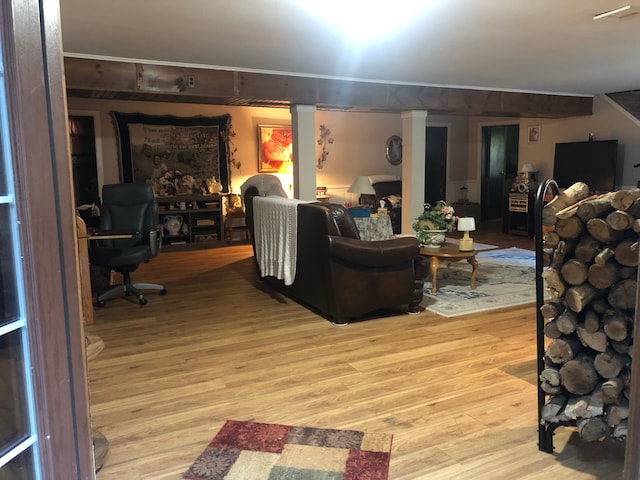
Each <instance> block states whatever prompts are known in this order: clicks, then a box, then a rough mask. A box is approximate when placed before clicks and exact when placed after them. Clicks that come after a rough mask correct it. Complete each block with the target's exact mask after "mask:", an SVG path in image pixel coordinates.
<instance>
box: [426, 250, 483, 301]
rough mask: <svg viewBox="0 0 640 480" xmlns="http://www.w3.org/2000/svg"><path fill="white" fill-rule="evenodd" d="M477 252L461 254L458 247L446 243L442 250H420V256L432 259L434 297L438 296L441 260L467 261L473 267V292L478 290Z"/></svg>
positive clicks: (432, 289)
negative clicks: (437, 283)
mask: <svg viewBox="0 0 640 480" xmlns="http://www.w3.org/2000/svg"><path fill="white" fill-rule="evenodd" d="M477 253H478V251H477V250H471V251H470V252H461V251H460V250H458V245H457V244H454V243H448V242H445V243H444V244H442V246H441V247H440V248H427V247H422V248H420V255H424V256H425V257H427V258H429V259H430V266H431V293H432V294H433V295H437V294H438V287H437V286H436V282H437V278H438V268H440V260H449V261H452V262H459V261H460V260H466V261H467V262H468V263H469V265H471V267H472V270H471V281H470V286H471V290H475V288H476V274H477V273H478V261H477V260H476V254H477Z"/></svg>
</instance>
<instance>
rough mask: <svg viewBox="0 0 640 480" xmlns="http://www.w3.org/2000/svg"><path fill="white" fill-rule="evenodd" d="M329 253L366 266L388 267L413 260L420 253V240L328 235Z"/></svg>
mask: <svg viewBox="0 0 640 480" xmlns="http://www.w3.org/2000/svg"><path fill="white" fill-rule="evenodd" d="M326 237H327V239H328V240H327V241H328V245H329V255H331V256H332V257H335V258H338V259H341V260H344V261H347V262H349V263H353V264H357V265H362V266H365V267H388V266H391V265H396V264H398V263H402V262H406V261H408V260H413V259H414V258H415V257H416V256H418V255H419V254H420V246H419V245H418V240H416V239H415V238H413V237H402V238H392V239H390V240H379V241H373V242H369V241H365V240H358V239H355V238H345V237H337V236H333V235H326Z"/></svg>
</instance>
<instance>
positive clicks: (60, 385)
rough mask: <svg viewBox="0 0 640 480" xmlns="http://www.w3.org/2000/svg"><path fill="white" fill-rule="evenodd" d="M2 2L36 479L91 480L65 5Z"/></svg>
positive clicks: (22, 0) (0, 20) (0, 17)
mask: <svg viewBox="0 0 640 480" xmlns="http://www.w3.org/2000/svg"><path fill="white" fill-rule="evenodd" d="M1 1H2V8H1V10H0V23H1V24H2V33H1V34H2V53H3V55H4V59H5V83H6V91H7V98H6V102H7V107H8V109H9V129H10V139H9V141H10V143H11V155H12V164H13V170H14V180H13V181H14V185H15V203H16V212H17V216H18V221H19V222H18V224H17V225H16V226H15V227H16V228H17V232H18V237H19V243H20V250H21V255H22V261H23V264H22V268H23V271H22V277H23V285H22V286H23V288H24V293H25V296H26V298H27V302H26V305H25V310H26V312H25V321H26V325H27V332H28V342H29V351H30V361H31V374H32V382H33V391H34V405H35V408H34V412H33V413H34V417H35V429H36V435H37V439H36V443H35V448H36V449H37V456H36V458H38V459H39V462H38V465H37V468H38V469H39V473H40V476H39V477H38V478H43V479H49V478H56V479H57V478H59V479H63V478H64V479H70V480H71V479H78V480H85V479H87V480H88V479H92V478H95V469H94V465H93V448H92V441H91V427H90V419H89V396H88V384H87V371H86V356H85V337H84V329H83V325H82V315H81V310H80V293H79V285H80V283H79V273H78V272H79V268H78V261H77V252H78V246H77V239H76V233H75V232H76V227H75V223H76V222H75V214H74V206H73V195H72V183H71V158H70V154H69V138H68V131H67V130H68V115H67V108H66V95H65V85H64V74H63V56H62V45H61V38H62V35H61V33H60V12H59V5H58V2H48V3H47V2H44V3H42V2H39V1H38V0H1ZM18 59H19V60H18Z"/></svg>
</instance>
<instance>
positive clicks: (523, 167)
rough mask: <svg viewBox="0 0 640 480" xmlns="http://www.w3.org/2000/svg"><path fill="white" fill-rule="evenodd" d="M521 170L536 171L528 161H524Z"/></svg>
mask: <svg viewBox="0 0 640 480" xmlns="http://www.w3.org/2000/svg"><path fill="white" fill-rule="evenodd" d="M522 171H523V172H528V173H533V172H535V171H536V169H535V167H534V166H533V165H531V164H530V163H525V164H524V165H523V166H522Z"/></svg>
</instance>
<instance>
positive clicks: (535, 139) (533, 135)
mask: <svg viewBox="0 0 640 480" xmlns="http://www.w3.org/2000/svg"><path fill="white" fill-rule="evenodd" d="M541 133H542V130H541V127H540V125H532V126H531V127H529V136H528V140H529V143H540V134H541Z"/></svg>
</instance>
